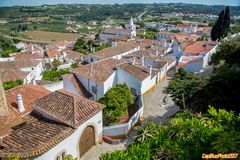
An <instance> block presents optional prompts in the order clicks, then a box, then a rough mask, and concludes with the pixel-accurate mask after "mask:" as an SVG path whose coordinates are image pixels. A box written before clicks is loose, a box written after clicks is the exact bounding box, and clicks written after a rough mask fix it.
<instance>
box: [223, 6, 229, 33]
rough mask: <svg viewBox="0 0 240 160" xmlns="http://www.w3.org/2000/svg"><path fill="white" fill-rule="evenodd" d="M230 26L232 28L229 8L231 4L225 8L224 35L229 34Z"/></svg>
mask: <svg viewBox="0 0 240 160" xmlns="http://www.w3.org/2000/svg"><path fill="white" fill-rule="evenodd" d="M229 28H230V9H229V6H227V7H226V9H225V14H224V20H223V33H222V36H223V37H225V36H227V33H228V31H229Z"/></svg>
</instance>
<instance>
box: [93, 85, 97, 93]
mask: <svg viewBox="0 0 240 160" xmlns="http://www.w3.org/2000/svg"><path fill="white" fill-rule="evenodd" d="M92 92H93V93H94V94H97V87H96V86H92Z"/></svg>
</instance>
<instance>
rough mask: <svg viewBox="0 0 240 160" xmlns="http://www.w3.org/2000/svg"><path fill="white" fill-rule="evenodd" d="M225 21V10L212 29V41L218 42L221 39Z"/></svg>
mask: <svg viewBox="0 0 240 160" xmlns="http://www.w3.org/2000/svg"><path fill="white" fill-rule="evenodd" d="M223 20H224V10H222V11H221V13H220V14H219V15H218V19H217V21H216V22H215V24H214V25H213V27H212V31H211V39H212V40H213V41H216V40H218V39H220V38H221V35H222V29H223Z"/></svg>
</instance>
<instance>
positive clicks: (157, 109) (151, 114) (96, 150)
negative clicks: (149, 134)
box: [81, 79, 179, 160]
mask: <svg viewBox="0 0 240 160" xmlns="http://www.w3.org/2000/svg"><path fill="white" fill-rule="evenodd" d="M168 82H169V80H167V79H166V80H163V81H162V82H161V83H160V84H159V85H157V86H156V87H155V88H154V89H153V90H152V91H150V92H149V93H147V94H146V95H144V97H143V99H144V105H145V109H144V119H145V120H149V119H150V120H153V121H155V122H156V123H163V122H164V121H165V120H166V119H167V118H168V117H171V116H172V115H174V114H175V113H176V112H177V111H179V108H178V107H177V106H176V105H175V104H174V102H173V101H172V100H171V99H170V98H169V96H168V95H167V94H166V93H164V89H165V87H166V86H167V85H168ZM164 101H165V103H164ZM134 133H135V132H134V130H133V131H132V132H131V134H130V135H129V138H128V139H127V140H125V142H123V143H121V144H117V145H111V144H108V143H103V144H98V145H96V146H94V147H93V148H92V149H91V150H89V151H88V152H87V153H86V154H85V155H84V156H83V157H82V159H81V160H98V159H99V157H100V156H101V154H103V153H107V152H113V151H115V150H123V149H125V148H126V146H127V145H128V144H129V143H131V140H132V139H133V137H134Z"/></svg>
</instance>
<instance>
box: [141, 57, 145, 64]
mask: <svg viewBox="0 0 240 160" xmlns="http://www.w3.org/2000/svg"><path fill="white" fill-rule="evenodd" d="M141 64H142V66H144V56H142V57H141Z"/></svg>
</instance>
